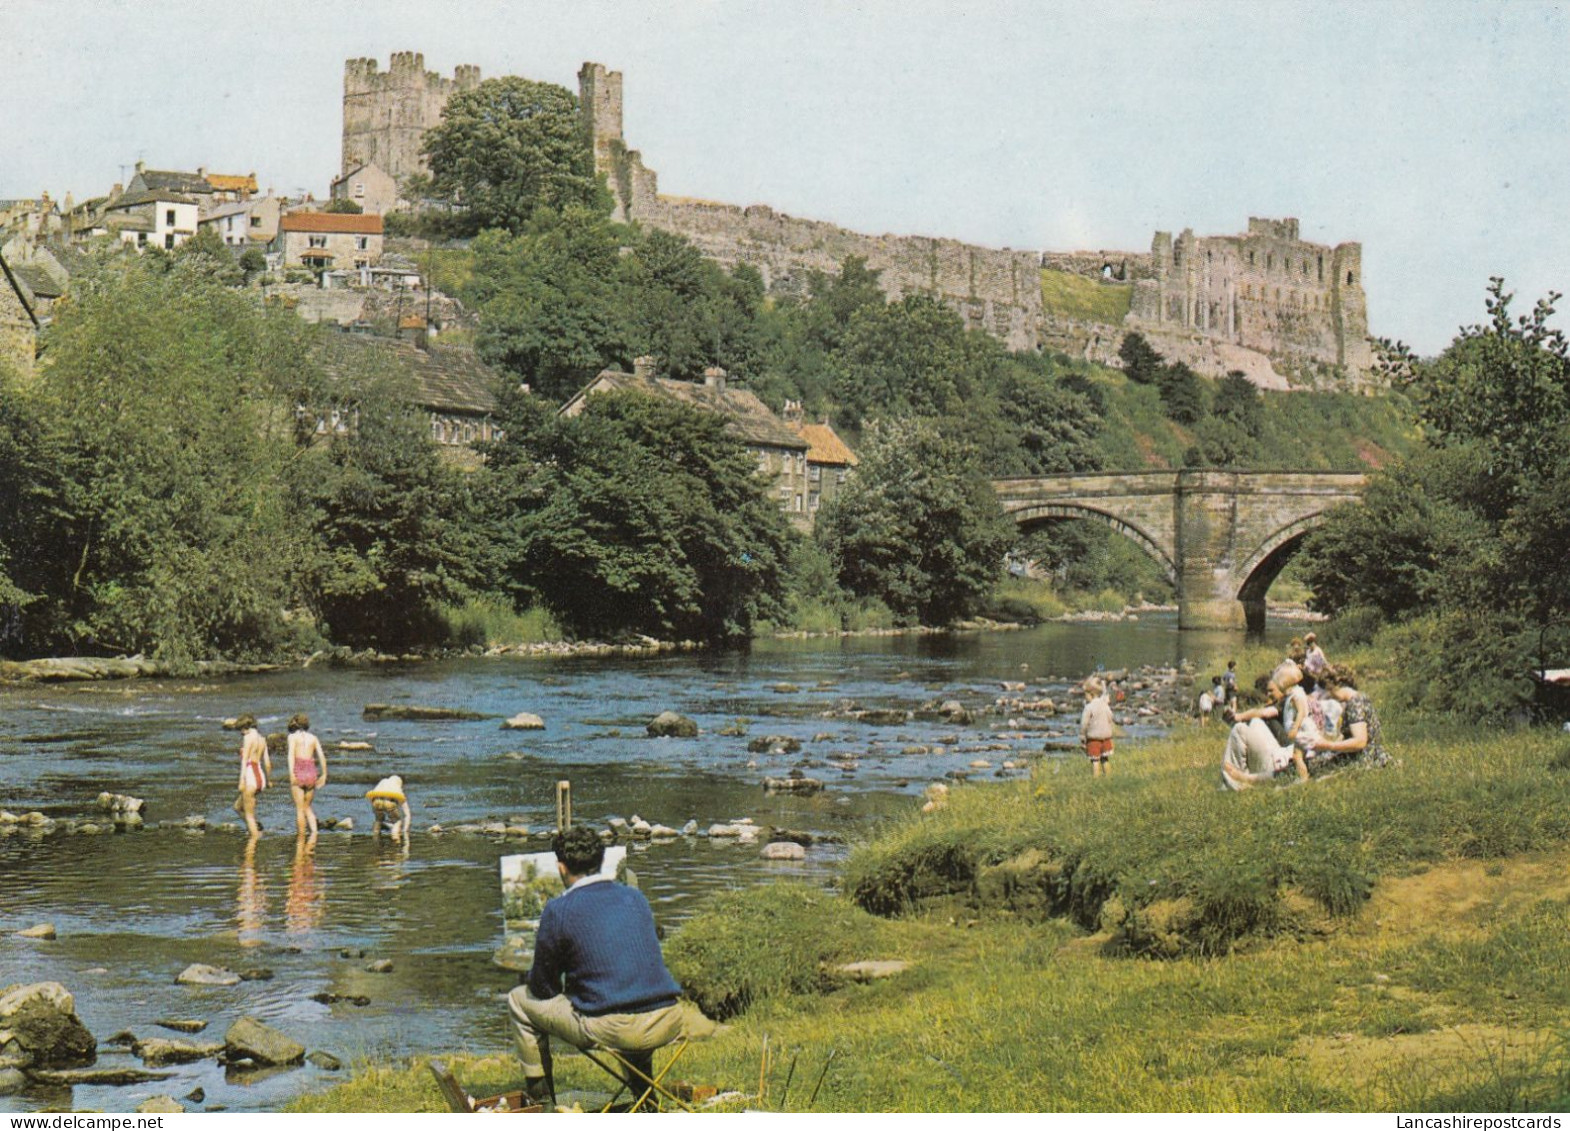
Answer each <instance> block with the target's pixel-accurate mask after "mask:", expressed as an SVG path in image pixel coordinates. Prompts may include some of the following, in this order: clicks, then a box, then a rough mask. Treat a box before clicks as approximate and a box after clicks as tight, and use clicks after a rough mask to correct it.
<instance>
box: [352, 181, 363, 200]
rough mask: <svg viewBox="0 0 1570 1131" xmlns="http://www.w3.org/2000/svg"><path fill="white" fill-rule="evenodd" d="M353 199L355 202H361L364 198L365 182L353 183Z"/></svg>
mask: <svg viewBox="0 0 1570 1131" xmlns="http://www.w3.org/2000/svg"><path fill="white" fill-rule="evenodd" d="M354 197H355V199H356V200H363V199H364V198H365V182H364V181H355V182H354Z"/></svg>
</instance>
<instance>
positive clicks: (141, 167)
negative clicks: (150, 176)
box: [136, 161, 147, 173]
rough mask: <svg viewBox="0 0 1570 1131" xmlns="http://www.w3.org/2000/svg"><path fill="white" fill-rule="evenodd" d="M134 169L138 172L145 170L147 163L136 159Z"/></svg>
mask: <svg viewBox="0 0 1570 1131" xmlns="http://www.w3.org/2000/svg"><path fill="white" fill-rule="evenodd" d="M136 171H137V172H138V173H143V172H146V171H147V163H146V162H144V161H138V162H137V163H136Z"/></svg>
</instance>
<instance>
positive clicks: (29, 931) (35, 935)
mask: <svg viewBox="0 0 1570 1131" xmlns="http://www.w3.org/2000/svg"><path fill="white" fill-rule="evenodd" d="M16 937H17V938H19V939H44V940H46V941H47V940H49V939H52V938H54V937H55V925H54V924H53V923H39V924H38V925H37V926H36V927H28V928H26V929H25V930H21V931H18V932H16Z"/></svg>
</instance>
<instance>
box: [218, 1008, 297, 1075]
mask: <svg viewBox="0 0 1570 1131" xmlns="http://www.w3.org/2000/svg"><path fill="white" fill-rule="evenodd" d="M224 1045H225V1050H226V1054H227V1056H228V1058H229V1060H230V1061H236V1060H250V1061H254V1062H255V1063H257V1064H263V1065H266V1064H298V1063H299V1062H300V1061H302V1060H304V1059H305V1046H304V1045H302V1044H300V1042H298V1041H296V1040H294V1039H293V1038H291V1037H286V1036H284V1034H282V1033H280V1032H279V1031H278V1030H277V1029H274V1028H272V1027H271V1026H269V1025H263V1024H262V1023H261V1022H260V1021H258V1020H257V1019H256V1018H254V1017H242V1018H240V1020H238V1021H236V1022H235V1023H234V1024H233V1025H231V1026H229V1031H228V1032H227V1033H225V1034H224Z"/></svg>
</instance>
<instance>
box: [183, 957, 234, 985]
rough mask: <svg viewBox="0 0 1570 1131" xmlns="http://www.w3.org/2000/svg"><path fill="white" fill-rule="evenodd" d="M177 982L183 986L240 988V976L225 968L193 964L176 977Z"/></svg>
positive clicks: (198, 963) (200, 963)
mask: <svg viewBox="0 0 1570 1131" xmlns="http://www.w3.org/2000/svg"><path fill="white" fill-rule="evenodd" d="M175 982H176V984H178V985H181V986H238V985H239V984H240V975H238V974H236V973H235V972H234V971H233V970H229V969H227V968H225V967H223V966H208V965H207V964H206V963H203V962H193V963H191V964H190V965H189V966H187V967H186V968H185V969H184V970H181V971H180V973H179V974H178V975H176V977H175Z"/></svg>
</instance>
